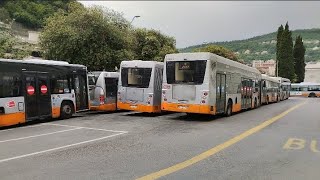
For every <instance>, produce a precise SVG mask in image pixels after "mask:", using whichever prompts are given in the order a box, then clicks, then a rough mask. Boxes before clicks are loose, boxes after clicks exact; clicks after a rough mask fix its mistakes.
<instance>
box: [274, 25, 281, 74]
mask: <svg viewBox="0 0 320 180" xmlns="http://www.w3.org/2000/svg"><path fill="white" fill-rule="evenodd" d="M282 34H283V26H282V24H281V26H280V27H279V28H278V32H277V44H276V70H275V71H276V73H275V74H276V75H278V62H279V61H278V59H279V57H280V43H281V42H282V39H281V38H282Z"/></svg>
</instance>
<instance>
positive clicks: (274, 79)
mask: <svg viewBox="0 0 320 180" xmlns="http://www.w3.org/2000/svg"><path fill="white" fill-rule="evenodd" d="M261 79H265V80H268V81H271V82H276V83H281V82H280V81H279V80H278V79H276V78H275V77H271V76H268V75H266V74H262V75H261Z"/></svg>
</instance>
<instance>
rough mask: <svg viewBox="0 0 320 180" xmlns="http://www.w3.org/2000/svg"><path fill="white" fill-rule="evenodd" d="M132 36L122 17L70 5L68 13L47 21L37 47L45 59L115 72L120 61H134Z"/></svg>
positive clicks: (92, 8) (73, 4)
mask: <svg viewBox="0 0 320 180" xmlns="http://www.w3.org/2000/svg"><path fill="white" fill-rule="evenodd" d="M132 36H133V35H132V33H131V31H130V25H129V23H128V21H127V20H125V19H124V18H123V17H122V15H121V14H119V13H117V12H115V11H111V10H108V9H102V8H101V7H91V8H85V7H83V6H82V5H79V4H78V3H70V5H69V7H68V10H67V13H65V12H63V11H59V12H58V13H55V14H54V15H53V16H51V17H49V18H48V19H47V21H46V25H45V27H44V29H43V31H42V33H41V35H40V44H41V46H42V48H43V50H44V57H45V58H47V59H55V60H66V61H68V62H70V63H77V64H83V65H86V66H87V67H88V69H89V70H103V69H105V70H114V68H115V66H118V65H119V63H120V61H121V60H125V59H132V58H133V52H132V50H131V49H132V45H133V44H132V42H133V39H132Z"/></svg>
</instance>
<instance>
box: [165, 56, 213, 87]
mask: <svg viewBox="0 0 320 180" xmlns="http://www.w3.org/2000/svg"><path fill="white" fill-rule="evenodd" d="M206 62H207V61H206V60H200V61H169V62H167V64H166V71H167V83H168V84H202V83H203V79H204V74H205V71H206Z"/></svg>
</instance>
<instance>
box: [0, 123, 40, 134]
mask: <svg viewBox="0 0 320 180" xmlns="http://www.w3.org/2000/svg"><path fill="white" fill-rule="evenodd" d="M43 125H45V124H37V125H33V126H28V125H27V126H22V127H16V128H11V129H4V130H0V133H1V132H5V131H12V130H17V129H23V128H32V127H38V126H43Z"/></svg>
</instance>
